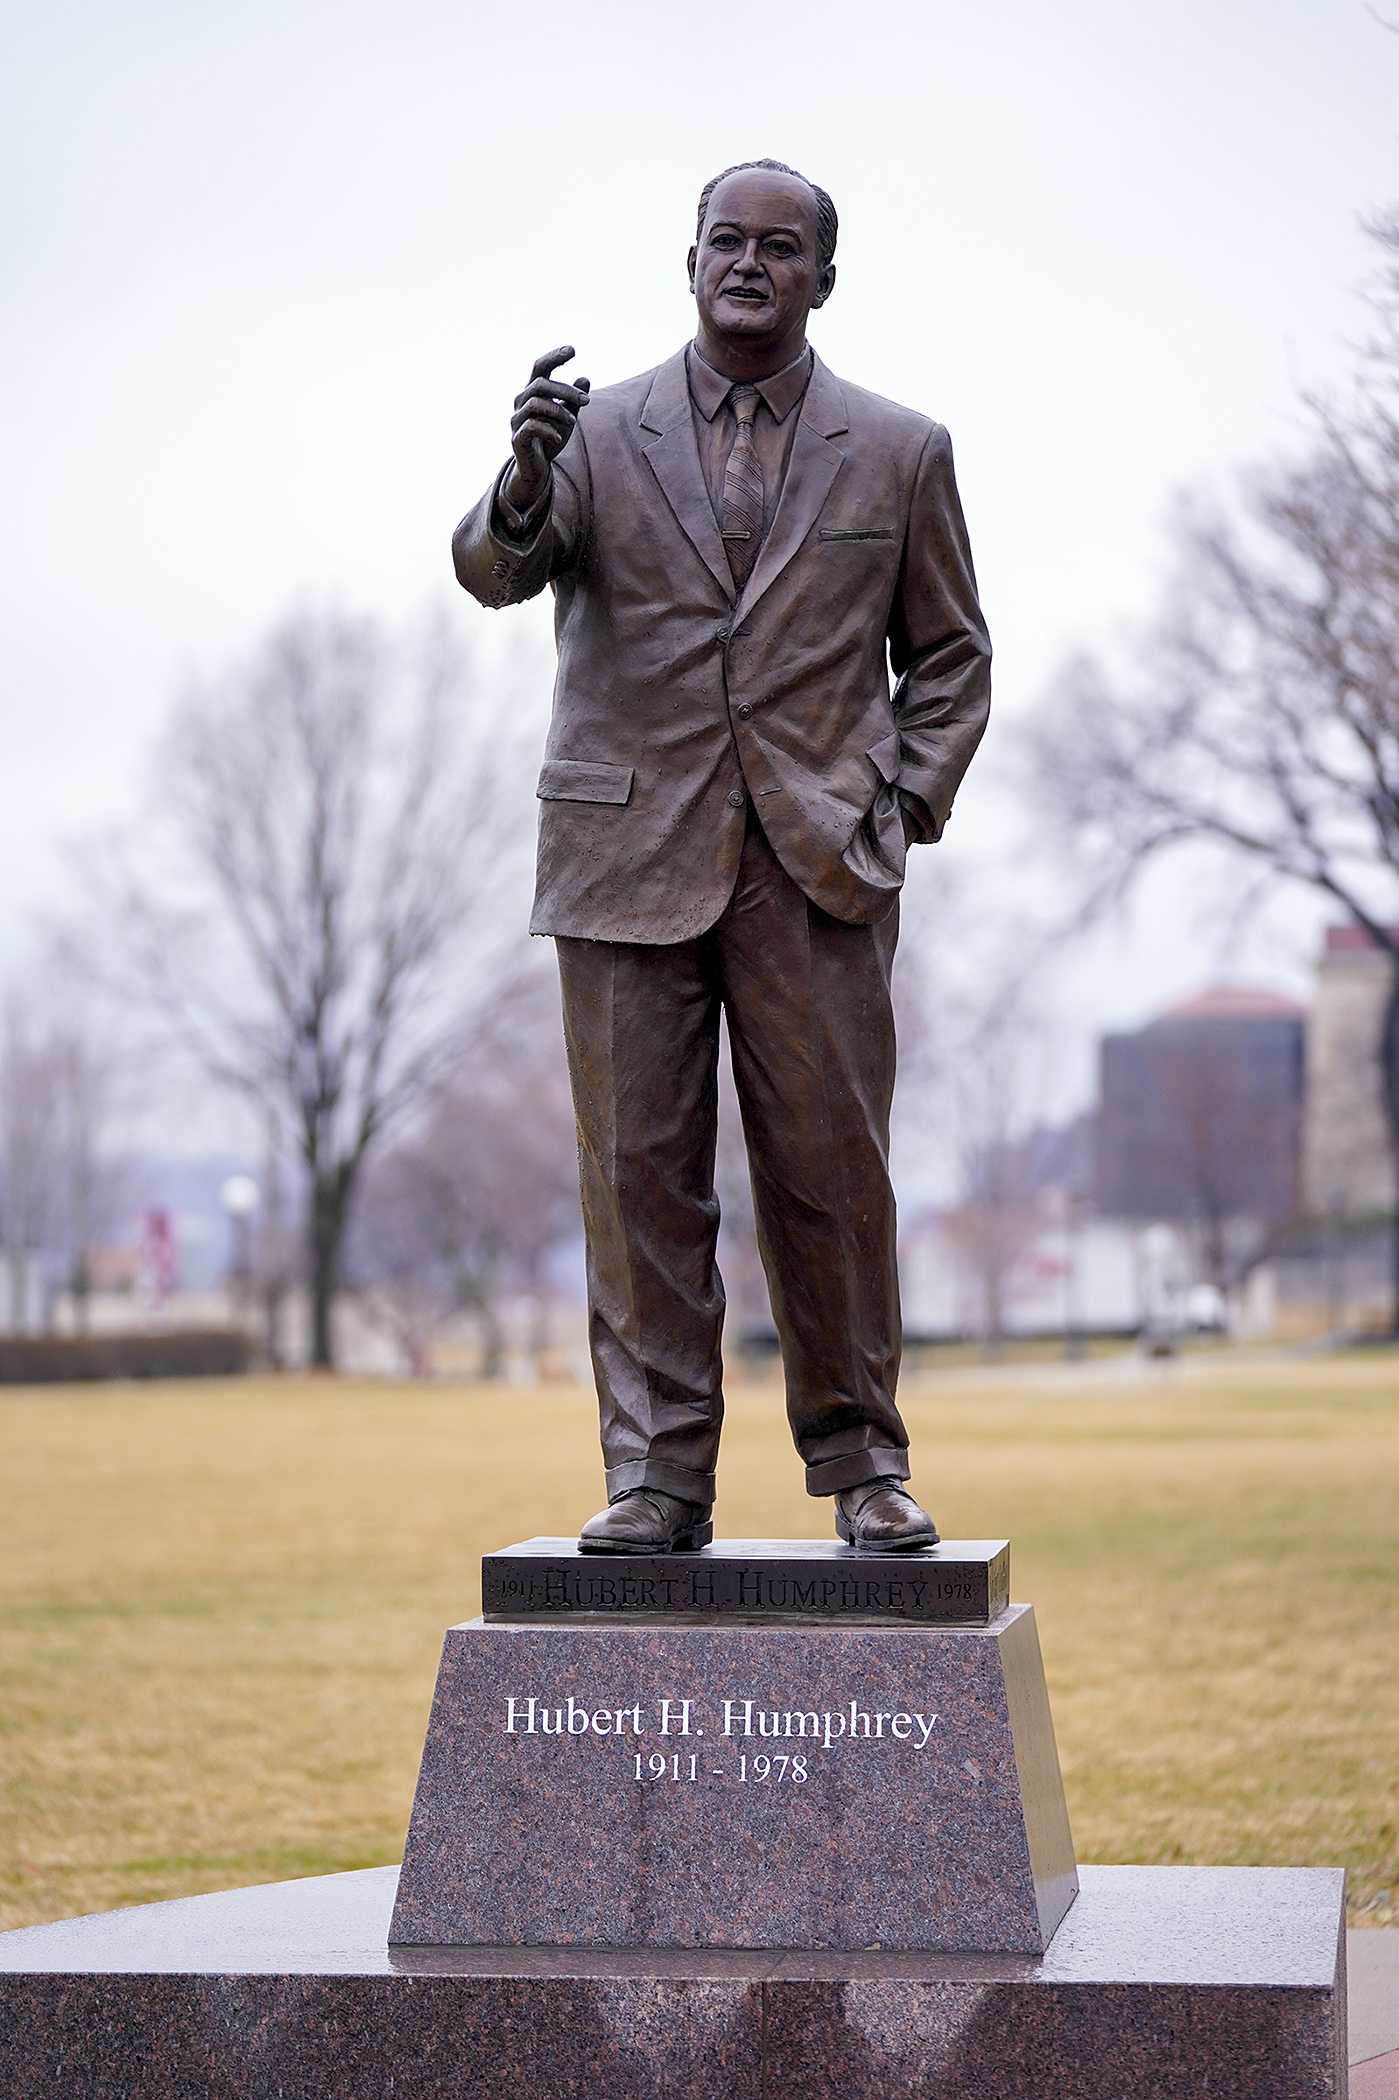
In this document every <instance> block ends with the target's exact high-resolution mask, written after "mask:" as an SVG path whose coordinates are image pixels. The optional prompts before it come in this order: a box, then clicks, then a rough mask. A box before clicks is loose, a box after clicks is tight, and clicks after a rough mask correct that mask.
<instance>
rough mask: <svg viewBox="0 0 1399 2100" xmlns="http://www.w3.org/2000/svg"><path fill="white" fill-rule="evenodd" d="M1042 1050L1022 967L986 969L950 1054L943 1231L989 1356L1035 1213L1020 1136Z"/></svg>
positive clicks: (1030, 1116) (1034, 1229)
mask: <svg viewBox="0 0 1399 2100" xmlns="http://www.w3.org/2000/svg"><path fill="white" fill-rule="evenodd" d="M1043 1051H1044V1031H1043V1025H1042V1022H1041V1019H1040V1017H1039V1015H1038V1013H1037V1012H1036V1010H1035V1008H1034V1006H1033V1004H1032V998H1031V994H1030V991H1029V988H1028V977H1027V976H1026V975H1025V974H1022V973H1021V972H1020V971H1016V970H1011V969H1003V970H1002V971H998V972H991V973H988V979H987V982H986V984H985V987H984V990H983V992H982V996H981V998H980V1000H979V1001H978V1002H977V1003H976V1004H975V1005H973V1006H971V1007H969V1008H968V1009H967V1010H966V1011H965V1013H964V1022H963V1030H962V1034H961V1039H960V1041H959V1043H958V1044H957V1047H956V1051H955V1054H954V1058H953V1074H954V1077H953V1084H952V1113H953V1116H954V1119H955V1128H956V1130H957V1134H958V1138H959V1141H960V1152H961V1189H960V1194H959V1197H958V1200H957V1202H956V1203H955V1204H954V1206H953V1207H952V1209H951V1210H950V1211H949V1213H948V1216H947V1233H948V1238H949V1240H950V1241H951V1244H952V1245H953V1246H954V1247H955V1248H956V1249H957V1252H958V1254H959V1256H960V1259H961V1262H962V1265H963V1267H964V1268H965V1269H966V1271H967V1273H968V1275H969V1276H970V1278H971V1280H972V1282H973V1285H974V1288H975V1291H976V1297H977V1311H978V1318H979V1321H980V1326H981V1332H982V1340H983V1345H984V1347H985V1350H986V1353H987V1354H988V1355H989V1356H993V1357H994V1356H996V1355H998V1354H999V1352H1000V1349H1001V1345H1002V1343H1003V1342H1004V1339H1005V1332H1006V1301H1007V1295H1008V1289H1009V1285H1010V1281H1011V1278H1012V1276H1013V1274H1014V1272H1015V1270H1016V1268H1017V1267H1018V1265H1019V1264H1020V1262H1021V1261H1022V1260H1023V1259H1024V1257H1025V1255H1026V1254H1027V1253H1028V1251H1029V1249H1030V1247H1031V1245H1032V1244H1033V1242H1034V1240H1035V1238H1036V1236H1037V1235H1038V1233H1039V1231H1040V1229H1041V1226H1042V1222H1043V1221H1042V1218H1041V1215H1040V1211H1039V1208H1038V1206H1037V1204H1036V1200H1035V1199H1036V1196H1037V1194H1038V1181H1037V1177H1036V1174H1035V1156H1034V1148H1033V1146H1032V1145H1030V1144H1029V1143H1027V1142H1026V1138H1027V1133H1028V1132H1029V1130H1030V1128H1031V1126H1032V1124H1033V1122H1034V1118H1035V1109H1036V1107H1037V1105H1038V1095H1039V1084H1040V1080H1041V1078H1042V1073H1043Z"/></svg>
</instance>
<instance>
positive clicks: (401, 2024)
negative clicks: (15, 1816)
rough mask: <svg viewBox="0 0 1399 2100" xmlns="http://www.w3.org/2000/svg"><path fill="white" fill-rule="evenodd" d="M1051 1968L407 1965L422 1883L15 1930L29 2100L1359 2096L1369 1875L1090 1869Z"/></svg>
mask: <svg viewBox="0 0 1399 2100" xmlns="http://www.w3.org/2000/svg"><path fill="white" fill-rule="evenodd" d="M1080 1876H1081V1884H1082V1885H1081V1889H1080V1893H1079V1896H1078V1899H1077V1901H1076V1902H1075V1903H1074V1904H1073V1906H1072V1907H1071V1909H1070V1910H1069V1912H1068V1915H1067V1916H1066V1918H1065V1920H1064V1922H1063V1924H1062V1925H1061V1926H1060V1927H1059V1930H1058V1931H1057V1932H1056V1933H1055V1935H1054V1938H1053V1940H1052V1941H1051V1942H1050V1945H1049V1947H1048V1949H1047V1950H1046V1952H1045V1953H1044V1954H1042V1955H1038V1956H1014V1955H947V1954H941V1955H940V1954H888V1953H883V1952H870V1953H861V1954H848V1953H847V1954H834V1953H821V1952H816V1951H812V1952H804V1953H791V1952H788V1953H782V1952H779V1951H777V1950H768V1951H755V1950H751V1949H736V1950H734V1949H712V1950H706V1951H704V1952H699V1953H697V1952H694V1951H688V1952H680V1953H677V1952H674V1951H671V1952H667V1951H665V1950H663V1949H656V1948H636V1949H631V1950H623V1949H615V1948H612V1949H609V1948H579V1947H550V1948H519V1947H516V1948H501V1947H457V1948H449V1947H435V1948H404V1949H398V1948H390V1947H389V1946H388V1945H387V1944H386V1942H387V1937H388V1926H389V1916H390V1912H391V1910H392V1907H393V1901H394V1888H395V1881H396V1872H395V1869H393V1868H392V1867H382V1868H376V1869H373V1870H371V1871H370V1872H367V1873H361V1874H337V1875H332V1876H328V1877H325V1878H323V1879H317V1880H308V1881H291V1882H280V1883H277V1884H275V1885H274V1886H273V1887H271V1888H260V1889H239V1890H235V1891H234V1892H232V1893H231V1894H227V1895H219V1896H194V1897H190V1898H187V1899H186V1900H184V1901H183V1902H178V1903H156V1904H151V1905H149V1906H147V1907H145V1908H142V1909H139V1910H126V1911H114V1912H109V1913H107V1914H105V1915H103V1916H101V1917H94V1918H78V1919H74V1920H71V1921H69V1922H67V1923H65V1924H62V1925H39V1926H33V1927H30V1928H29V1929H28V1930H27V1931H23V1932H9V1933H4V1934H0V2092H3V2093H4V2094H5V2096H6V2100H60V2096H61V2100H380V2096H384V2100H565V2096H567V2100H711V2096H715V2095H722V2096H723V2100H828V2096H829V2100H837V2096H839V2100H1344V2095H1345V2091H1346V2071H1345V1962H1344V1945H1345V1943H1344V1936H1343V1932H1342V1924H1343V1909H1344V1897H1343V1877H1342V1875H1341V1874H1340V1873H1338V1872H1329V1871H1326V1870H1324V1869H1289V1868H1239V1867H1232V1868H1231V1867H1084V1868H1081V1869H1080Z"/></svg>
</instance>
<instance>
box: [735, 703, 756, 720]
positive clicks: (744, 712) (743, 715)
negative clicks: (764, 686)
mask: <svg viewBox="0 0 1399 2100" xmlns="http://www.w3.org/2000/svg"><path fill="white" fill-rule="evenodd" d="M738 719H739V721H740V722H751V721H752V719H753V710H752V708H751V707H750V706H749V705H748V702H747V701H746V700H745V701H744V703H743V705H742V707H740V709H739V710H738Z"/></svg>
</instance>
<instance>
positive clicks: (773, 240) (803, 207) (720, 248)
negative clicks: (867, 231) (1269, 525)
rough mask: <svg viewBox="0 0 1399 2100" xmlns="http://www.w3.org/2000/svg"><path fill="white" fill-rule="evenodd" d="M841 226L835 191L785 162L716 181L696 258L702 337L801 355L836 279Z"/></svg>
mask: <svg viewBox="0 0 1399 2100" xmlns="http://www.w3.org/2000/svg"><path fill="white" fill-rule="evenodd" d="M836 230H837V220H836V211H835V206H834V205H833V204H832V202H831V200H830V198H829V197H828V196H827V195H826V192H825V191H824V190H819V189H817V187H816V185H815V184H814V183H811V182H808V181H807V179H806V177H805V176H804V175H799V174H798V173H797V172H796V170H795V168H788V167H785V166H784V165H783V163H782V162H781V161H776V160H755V161H745V162H743V163H741V164H740V165H739V166H738V167H735V168H727V169H725V171H724V173H723V174H722V175H716V176H715V178H714V180H713V181H712V182H709V183H706V184H705V187H704V189H703V190H702V191H701V193H700V202H699V224H698V228H697V232H696V238H695V245H694V247H693V248H692V249H691V250H690V258H689V265H690V289H691V290H692V291H693V293H694V295H695V299H696V301H697V303H698V305H699V311H700V334H701V340H702V342H703V341H705V340H709V341H711V342H717V343H720V344H722V345H724V347H725V348H726V349H728V350H730V351H732V352H735V353H737V352H746V353H747V354H749V355H750V356H751V355H757V354H759V353H760V352H761V351H762V350H764V349H766V348H771V349H772V350H773V351H774V352H775V351H778V350H784V351H785V350H786V349H788V348H791V349H792V350H793V354H795V349H796V348H799V347H800V344H801V341H802V339H803V337H804V335H805V331H806V318H807V315H808V314H809V313H810V312H811V310H812V309H813V307H817V306H822V305H824V304H825V302H826V300H827V299H828V298H829V297H830V293H831V287H832V285H833V284H834V283H835V275H836V273H835V264H834V262H833V261H832V257H833V256H834V254H835V245H836Z"/></svg>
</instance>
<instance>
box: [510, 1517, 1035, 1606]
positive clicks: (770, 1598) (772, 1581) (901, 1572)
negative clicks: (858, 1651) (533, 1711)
mask: <svg viewBox="0 0 1399 2100" xmlns="http://www.w3.org/2000/svg"><path fill="white" fill-rule="evenodd" d="M481 1601H482V1609H483V1611H484V1613H485V1616H486V1617H487V1618H488V1619H492V1618H501V1619H508V1618H520V1617H536V1616H543V1617H553V1616H563V1617H570V1616H573V1615H574V1614H578V1613H605V1614H608V1615H618V1614H626V1615H628V1616H640V1617H652V1616H665V1617H698V1616H704V1617H709V1616H716V1617H734V1618H754V1617H757V1618H764V1619H808V1620H809V1619H827V1620H845V1621H847V1622H849V1621H852V1620H854V1621H861V1620H870V1619H885V1620H895V1621H899V1622H901V1623H903V1624H910V1623H912V1624H921V1625H928V1624H934V1625H937V1624H941V1625H949V1624H959V1625H986V1624H987V1623H988V1621H990V1620H991V1619H993V1618H995V1617H996V1616H997V1615H998V1614H999V1613H1000V1612H1002V1611H1004V1609H1005V1608H1006V1605H1007V1604H1008V1603H1009V1601H1010V1548H1009V1546H1008V1545H1007V1544H1006V1542H1005V1541H1004V1540H1003V1539H990V1540H983V1539H976V1540H949V1541H946V1542H945V1543H944V1544H942V1545H941V1546H936V1547H932V1548H929V1549H926V1550H924V1551H922V1552H918V1553H907V1554H899V1555H898V1556H897V1557H895V1556H893V1555H885V1556H880V1555H875V1554H872V1553H861V1552H858V1551H856V1550H854V1549H852V1548H849V1547H841V1546H834V1545H828V1544H827V1543H826V1542H825V1541H824V1540H815V1539H773V1540H765V1539H727V1540H726V1539H719V1540H716V1541H715V1543H714V1544H713V1545H712V1546H706V1547H705V1548H704V1549H703V1551H701V1552H698V1553H674V1554H656V1555H654V1556H653V1555H629V1556H627V1557H626V1558H625V1559H623V1558H620V1557H618V1558H616V1559H608V1560H606V1561H601V1562H600V1561H599V1559H598V1558H597V1557H594V1556H591V1555H586V1554H581V1553H579V1552H578V1551H577V1549H576V1547H575V1546H574V1544H573V1542H572V1540H570V1539H549V1538H540V1539H529V1540H527V1541H525V1543H524V1544H522V1545H518V1546H507V1547H506V1548H505V1549H504V1550H503V1551H501V1552H499V1553H491V1554H487V1555H486V1556H485V1558H484V1559H483V1561H482V1563H481Z"/></svg>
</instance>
